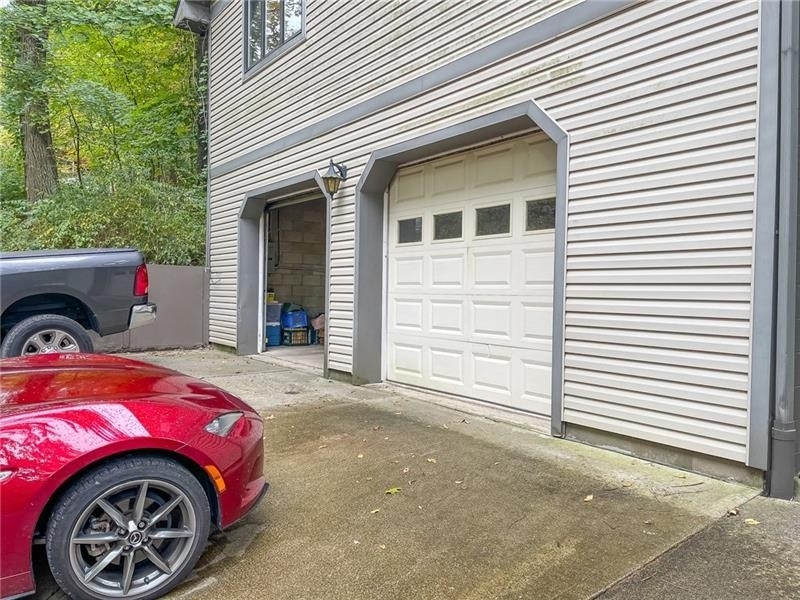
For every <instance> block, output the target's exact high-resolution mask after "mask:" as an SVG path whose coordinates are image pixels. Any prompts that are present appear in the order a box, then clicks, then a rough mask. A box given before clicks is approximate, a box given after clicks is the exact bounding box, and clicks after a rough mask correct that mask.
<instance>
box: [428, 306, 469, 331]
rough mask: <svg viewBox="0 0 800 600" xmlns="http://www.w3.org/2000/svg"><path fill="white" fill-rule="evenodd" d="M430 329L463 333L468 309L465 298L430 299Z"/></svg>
mask: <svg viewBox="0 0 800 600" xmlns="http://www.w3.org/2000/svg"><path fill="white" fill-rule="evenodd" d="M428 306H429V315H430V320H429V323H430V331H431V332H433V333H442V334H445V335H459V336H461V335H463V334H464V331H465V330H466V327H465V325H464V324H465V322H466V311H465V307H464V301H463V300H454V299H447V300H429V301H428Z"/></svg>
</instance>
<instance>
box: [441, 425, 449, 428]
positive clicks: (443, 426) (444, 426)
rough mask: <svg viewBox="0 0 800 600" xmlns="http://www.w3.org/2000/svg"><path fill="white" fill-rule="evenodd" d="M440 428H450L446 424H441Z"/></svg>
mask: <svg viewBox="0 0 800 600" xmlns="http://www.w3.org/2000/svg"><path fill="white" fill-rule="evenodd" d="M442 429H450V428H449V427H448V426H447V425H442Z"/></svg>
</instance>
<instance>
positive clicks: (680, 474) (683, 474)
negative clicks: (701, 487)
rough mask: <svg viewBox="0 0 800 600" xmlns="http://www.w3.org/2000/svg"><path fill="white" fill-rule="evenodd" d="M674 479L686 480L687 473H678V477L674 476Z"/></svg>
mask: <svg viewBox="0 0 800 600" xmlns="http://www.w3.org/2000/svg"><path fill="white" fill-rule="evenodd" d="M674 477H677V478H678V479H686V473H678V474H677V475H674Z"/></svg>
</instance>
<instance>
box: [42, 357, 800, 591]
mask: <svg viewBox="0 0 800 600" xmlns="http://www.w3.org/2000/svg"><path fill="white" fill-rule="evenodd" d="M131 356H133V357H135V358H138V359H141V360H148V361H151V362H157V363H159V364H163V365H165V366H168V367H170V368H173V369H176V370H179V371H183V372H186V373H189V374H191V375H194V376H198V377H201V378H204V379H207V380H208V381H210V382H212V383H214V384H216V385H219V386H221V387H223V388H225V389H227V390H229V391H231V392H233V393H235V394H237V395H239V396H240V397H242V398H243V399H245V400H246V401H247V402H249V403H251V404H252V405H253V406H254V407H256V408H257V409H258V410H259V411H260V412H261V414H262V415H263V416H264V418H265V424H266V433H265V450H266V457H265V469H266V473H267V477H268V480H269V482H270V485H271V487H270V491H269V494H268V495H267V497H266V498H265V500H264V501H263V502H262V503H261V504H260V505H259V506H258V508H257V509H256V510H255V511H254V512H252V513H251V514H250V515H249V516H248V517H247V518H246V519H245V520H244V521H243V522H241V523H239V524H238V525H236V526H234V527H233V528H231V529H230V530H228V531H226V532H224V533H217V534H215V535H214V536H213V537H212V539H211V541H210V544H209V546H208V548H207V550H206V552H205V554H204V555H203V557H202V558H201V562H200V564H199V565H198V568H197V569H196V570H195V572H194V573H193V575H192V577H191V578H190V579H189V580H188V581H186V582H185V583H184V584H183V585H181V586H180V587H178V588H177V589H176V590H175V591H173V592H172V593H171V594H170V595H169V597H170V598H174V599H177V598H192V599H198V600H200V599H202V600H205V599H209V600H210V599H216V598H231V599H249V598H253V599H255V598H258V599H261V598H276V599H316V598H319V599H323V598H324V599H326V600H331V599H362V598H363V599H381V598H392V599H396V598H420V599H446V598H459V599H469V600H473V599H474V600H478V599H486V598H508V599H512V598H513V599H533V598H536V599H546V598H560V599H570V598H575V599H578V598H592V597H596V596H597V595H598V594H601V593H603V592H604V591H606V590H613V589H616V588H615V587H614V586H615V584H617V583H618V582H620V581H622V580H624V578H625V577H626V576H629V575H635V574H636V573H637V572H641V571H639V570H640V569H641V567H642V566H644V565H647V564H649V563H651V561H653V560H654V559H656V558H657V557H659V556H669V554H668V551H669V550H670V549H672V548H675V547H676V546H678V545H679V544H681V543H682V542H683V541H684V540H686V539H687V538H692V536H694V535H695V534H697V533H698V532H702V531H704V530H706V528H707V527H709V526H710V525H712V524H713V523H715V522H719V521H720V520H722V521H724V522H725V524H726V526H727V527H728V529H729V530H730V531H731V532H732V533H731V535H730V536H729V537H731V538H736V537H738V536H745V534H746V533H748V532H749V530H748V528H750V527H751V526H750V525H748V524H747V523H746V522H745V520H744V517H745V515H747V514H748V512H747V510H748V509H747V504H745V503H747V502H748V501H749V500H750V499H752V498H753V497H755V496H757V495H758V493H759V490H756V489H753V488H749V487H746V486H743V485H740V484H736V483H730V482H722V481H718V480H714V479H709V478H706V477H702V476H699V475H696V474H693V473H686V472H682V471H678V470H675V469H671V468H667V467H664V466H660V465H656V464H653V463H649V462H646V461H641V460H638V459H634V458H631V457H628V456H624V455H620V454H616V453H612V452H608V451H605V450H600V449H596V448H591V447H589V446H586V445H582V444H578V443H574V442H569V441H564V440H558V439H554V438H551V437H549V436H547V435H543V434H541V433H538V432H536V431H533V430H530V429H526V428H522V427H518V426H513V425H510V424H507V423H503V422H497V421H495V420H493V419H491V418H487V416H486V415H481V414H468V413H465V412H459V411H455V410H452V409H449V408H445V407H441V406H437V405H433V404H431V403H428V402H424V401H421V400H420V399H418V398H413V397H409V396H407V395H404V394H402V393H401V392H399V391H398V390H393V389H391V388H387V387H385V386H384V387H369V386H367V387H354V386H351V385H348V384H344V383H340V382H336V381H331V380H327V379H324V378H322V377H314V376H310V374H309V373H308V372H307V371H298V370H297V369H294V368H291V367H289V366H286V364H285V363H283V362H280V363H278V362H274V363H270V362H268V361H266V360H263V358H262V359H261V360H255V359H253V358H247V357H239V356H235V355H232V354H229V353H225V352H218V351H211V350H193V351H171V352H159V353H143V354H135V355H131ZM743 504H744V508H742V509H741V514H740V515H739V516H736V517H729V518H725V517H724V515H725V514H726V513H727V511H728V510H729V509H731V508H733V507H737V506H742V505H743ZM787 504H789V503H787ZM765 531H767V530H765ZM750 538H751V539H749V540H748V539H747V538H746V537H745V538H744V539H745V541H747V542H748V543H749V542H750V541H752V535H751V536H750ZM692 539H695V538H692ZM728 541H729V543H730V540H728ZM797 549H798V548H797V547H792V548H789V550H788V552H794V551H796V550H797ZM727 552H729V550H728V549H727V548H719V550H718V552H717V554H715V555H714V556H713V557H712V558H713V560H714V561H715V563H714V564H716V565H717V566H715V567H714V568H721V566H722V565H723V564H724V562H725V560H726V558H725V557H726V553H727ZM665 553H667V554H665ZM747 556H748V557H749V558H747V560H755V561H758V560H761V561H765V562H769V563H772V562H773V561H777V560H779V559H780V558H781V557H782V555H781V557H778V556H776V555H774V554H772V555H771V554H768V553H765V554H764V556H760V555H757V554H754V555H753V556H752V557H750V555H747ZM698 560H701V561H702V562H703V563H704V564H705V565H708V564H710V562H709V557H707V556H704V557H702V558H700V559H698ZM737 560H739V561H741V560H743V559H742V558H741V556H739V557H738V558H737ZM784 560H785V558H784ZM741 564H742V563H741V562H740V563H739V565H740V566H741ZM38 566H39V570H38V572H37V573H38V575H37V578H38V581H39V582H40V588H39V591H38V592H37V594H36V596H35V598H40V599H44V598H60V597H62V596H59V592H55V593H54V592H53V584H52V581H51V580H50V579H49V578H48V576H47V574H46V569H43V568H42V563H41V559H40V562H39V563H38ZM731 567H732V571H734V570H735V569H738V568H739V566H735V565H731ZM748 572H749V573H750V574H751V576H753V577H757V573H758V572H760V570H759V568H758V565H755V567H751V568H750V569H749V571H748ZM763 572H764V573H767V574H768V570H763ZM754 574H755V575H754ZM673 575H674V574H673ZM767 576H768V575H765V577H767ZM760 583H761V581H760V580H758V579H757V580H755V581H754V583H753V585H756V586H758V585H759V584H760ZM623 585H624V584H623ZM670 585H680V583H675V582H671V583H670ZM782 586H783V589H793V590H794V591H800V575H798V573H797V572H795V573H794V579H792V578H791V577H790V578H789V579H784V582H783V583H782ZM792 586H794V587H792ZM625 589H626V588H625V587H623V588H621V590H620V593H618V594H615V595H613V597H614V598H636V597H637V593H638V592H637V591H636V586H633V587H632V588H627V589H629V590H630V593H628V594H626V593H625ZM758 589H761V590H762V591H764V592H765V593H763V594H760V595H759V597H761V598H771V597H782V596H772V595H770V594H769V593H768V592H769V590H767V589H764V588H763V587H759V588H758ZM695 592H697V595H695V596H692V597H697V598H699V597H703V598H724V597H730V596H725V595H715V594H714V593H713V590H706V591H702V590H695ZM654 597H655V596H654ZM786 597H790V596H786ZM795 597H798V596H795Z"/></svg>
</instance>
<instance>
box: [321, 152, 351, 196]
mask: <svg viewBox="0 0 800 600" xmlns="http://www.w3.org/2000/svg"><path fill="white" fill-rule="evenodd" d="M345 179H347V167H345V166H344V165H342V164H338V163H335V162H333V159H331V163H330V164H329V165H328V172H327V173H325V175H323V176H322V182H323V183H324V184H325V191H326V192H328V194H329V195H330V196H333V195H334V194H335V193H336V192H338V191H339V186H340V185H341V183H342V182H343V181H344V180H345Z"/></svg>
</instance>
